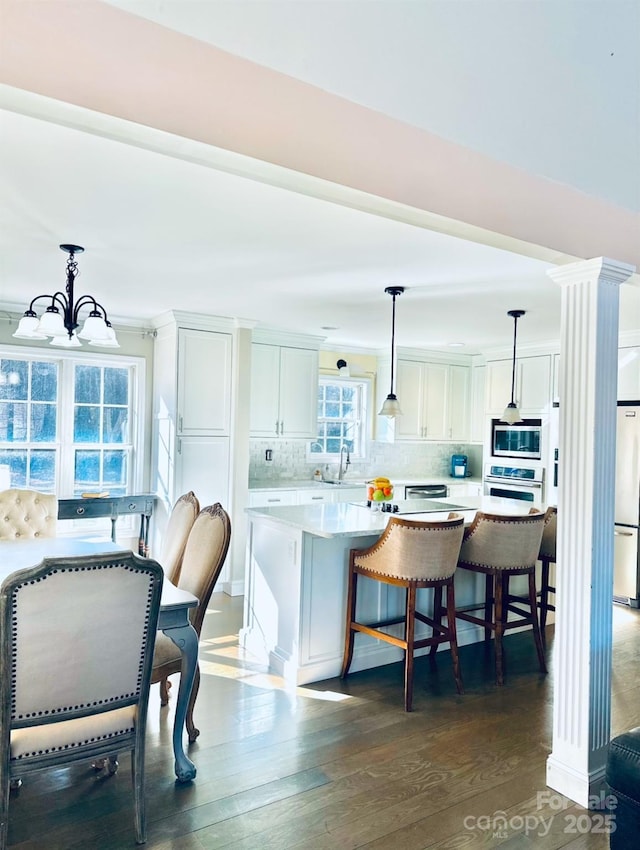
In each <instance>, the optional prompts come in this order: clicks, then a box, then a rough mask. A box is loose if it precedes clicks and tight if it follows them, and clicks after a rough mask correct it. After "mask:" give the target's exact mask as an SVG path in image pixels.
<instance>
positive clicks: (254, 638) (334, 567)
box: [240, 497, 529, 685]
mask: <svg viewBox="0 0 640 850" xmlns="http://www.w3.org/2000/svg"><path fill="white" fill-rule="evenodd" d="M451 503H452V505H453V504H454V500H453V499H452V500H451ZM455 505H456V506H464V508H465V510H464V511H463V510H460V511H459V512H460V513H463V515H464V517H465V521H466V522H467V523H469V522H471V520H472V519H473V516H474V515H475V511H476V509H478V508H481V509H482V510H485V511H491V512H495V513H504V514H512V515H513V514H516V515H517V514H524V513H528V510H529V506H528V505H525V504H523V503H522V502H517V501H515V500H511V499H496V498H492V497H474V498H465V499H456V500H455ZM452 509H453V508H452ZM247 513H248V538H247V571H246V585H245V602H244V623H243V628H242V629H241V632H240V644H241V646H243V647H244V648H245V649H247V650H248V651H249V652H250V653H252V654H253V655H255V656H256V657H257V658H259V659H260V660H262V661H264V662H265V663H267V664H268V665H269V668H270V670H271V671H273V672H274V673H276V674H278V675H280V676H282V677H283V678H284V679H285V680H286V681H287V682H288V683H289V684H292V685H304V684H307V683H309V682H318V681H322V680H323V679H331V678H334V677H336V676H339V675H340V672H341V669H342V658H343V652H344V639H345V616H346V604H347V576H348V564H349V550H350V549H364V548H367V547H368V546H370V545H371V544H373V543H374V542H375V541H376V540H377V538H378V537H379V536H380V534H381V533H382V531H383V529H384V527H385V526H386V524H387V522H388V518H389V516H388V514H381V513H376V512H371V511H370V510H369V509H366V508H360V507H356V506H354V505H347V504H331V503H328V504H323V505H313V506H292V507H288V508H287V507H282V508H271V509H250V510H249V511H248V512H247ZM447 515H448V514H447V513H444V514H443V513H439V514H435V513H430V514H419V515H416V514H413V515H411V516H410V517H405V518H408V519H419V520H421V521H425V520H427V521H436V520H438V519H444V518H445V517H446V516H447ZM520 580H522V584H520ZM484 586H485V582H484V576H482V575H478V574H475V573H471V572H469V571H467V570H458V571H457V572H456V577H455V591H456V606H457V607H460V606H463V605H469V604H471V603H473V602H481V601H483V600H484ZM513 591H514V592H517V593H519V592H522V593H526V577H523V576H518V577H517V580H516V577H514V580H513ZM404 593H405V592H404V590H403V589H402V588H397V587H392V586H390V585H386V584H383V583H381V582H377V581H373V580H370V579H366V578H362V577H360V578H359V580H358V619H359V620H360V621H361V622H364V621H366V622H373V621H375V620H383V619H386V618H387V617H393V616H401V615H402V614H403V612H404V599H405V595H404ZM432 594H433V591H432V590H431V589H426V588H425V589H422V590H420V591H419V592H418V608H420V606H421V605H422V610H424V611H425V612H427V613H430V612H431V606H432ZM457 626H458V644H459V645H460V646H464V645H466V644H468V643H475V642H477V641H478V640H482V639H484V632H483V630H482V629H480V628H479V627H477V626H475V625H473V624H471V623H464V622H462V621H458V623H457ZM397 628H398V629H401V628H402V626H398V627H397ZM398 633H400V632H398ZM429 633H430V630H429V628H428V627H427V626H425V625H424V624H421V623H420V624H419V623H416V637H418V636H422V635H426V636H428V635H429ZM443 648H445V649H446V648H447V645H445V646H444V647H443ZM425 652H427V648H425V649H422V650H419V651H418V652H416V655H419V654H423V653H425ZM403 657H404V653H403V651H402V650H401V649H399V648H398V647H394V646H391V645H390V644H387V643H385V642H383V641H379V640H376V639H375V638H372V637H369V636H368V635H363V634H358V635H356V638H355V647H354V653H353V661H352V663H351V667H350V672H355V671H357V670H365V669H368V668H371V667H378V666H381V665H383V664H391V663H393V662H397V661H401V660H402V659H403ZM463 673H464V671H463Z"/></svg>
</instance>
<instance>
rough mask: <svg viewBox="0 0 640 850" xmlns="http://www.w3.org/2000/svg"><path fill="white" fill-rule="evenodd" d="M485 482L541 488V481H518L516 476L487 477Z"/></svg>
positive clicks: (505, 485) (503, 485)
mask: <svg viewBox="0 0 640 850" xmlns="http://www.w3.org/2000/svg"><path fill="white" fill-rule="evenodd" d="M484 483H485V484H500V486H501V487H528V488H529V489H530V490H540V489H541V488H542V482H541V481H516V480H515V479H514V478H485V479H484Z"/></svg>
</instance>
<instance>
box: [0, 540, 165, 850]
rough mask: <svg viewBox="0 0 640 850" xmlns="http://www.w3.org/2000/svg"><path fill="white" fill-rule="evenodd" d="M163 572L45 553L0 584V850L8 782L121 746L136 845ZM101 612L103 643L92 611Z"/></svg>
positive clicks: (141, 829)
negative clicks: (127, 764) (128, 771)
mask: <svg viewBox="0 0 640 850" xmlns="http://www.w3.org/2000/svg"><path fill="white" fill-rule="evenodd" d="M162 582H163V571H162V567H161V566H160V564H158V563H157V562H156V561H152V560H150V559H148V558H140V557H139V556H137V555H134V554H133V553H131V552H115V553H109V554H103V555H87V556H81V557H68V558H63V557H56V558H45V559H44V560H43V561H42V562H41V563H40V564H39V565H38V566H37V567H34V568H31V569H25V570H18V571H16V572H14V573H12V574H11V575H10V576H9V577H8V578H7V579H6V580H5V581H4V583H3V584H2V587H1V588H0V653H1V662H2V670H3V671H4V672H3V675H2V676H1V677H0V694H1V696H0V698H1V705H0V743H1V748H2V752H1V757H0V793H1V796H2V802H1V806H2V812H1V817H0V850H4V848H5V846H6V842H7V817H8V812H9V787H10V783H11V782H12V781H16V780H19V779H20V778H21V777H22V776H24V775H26V774H28V773H30V772H32V771H35V770H41V769H44V768H49V767H54V766H59V765H64V764H66V763H68V762H73V761H76V760H78V759H90V758H95V757H108V756H109V755H111V754H112V753H113V752H114V751H117V750H126V749H129V750H130V751H131V767H132V784H133V796H134V803H135V818H134V820H135V836H136V842H137V843H138V844H142V843H144V841H145V838H146V827H145V808H144V738H145V727H146V717H147V702H148V696H149V684H150V678H151V664H152V660H153V648H154V643H155V637H156V628H157V621H158V612H159V608H160V596H161V592H162ZM98 606H100V607H103V606H106V609H107V610H108V611H109V633H108V640H107V639H105V632H104V630H103V629H100V628H96V621H95V612H96V608H97V607H98Z"/></svg>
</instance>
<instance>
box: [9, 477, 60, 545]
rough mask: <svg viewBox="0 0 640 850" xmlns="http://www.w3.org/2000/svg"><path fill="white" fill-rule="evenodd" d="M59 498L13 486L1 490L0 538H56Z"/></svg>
mask: <svg viewBox="0 0 640 850" xmlns="http://www.w3.org/2000/svg"><path fill="white" fill-rule="evenodd" d="M57 520H58V500H57V498H56V497H55V496H53V495H51V494H49V493H39V492H38V491H37V490H20V489H16V488H13V489H10V490H2V492H0V539H2V540H29V539H31V538H37V537H55V536H56V525H57Z"/></svg>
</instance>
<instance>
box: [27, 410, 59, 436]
mask: <svg viewBox="0 0 640 850" xmlns="http://www.w3.org/2000/svg"><path fill="white" fill-rule="evenodd" d="M55 439H56V405H55V404H32V405H31V440H32V441H33V442H34V443H53V442H54V441H55Z"/></svg>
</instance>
